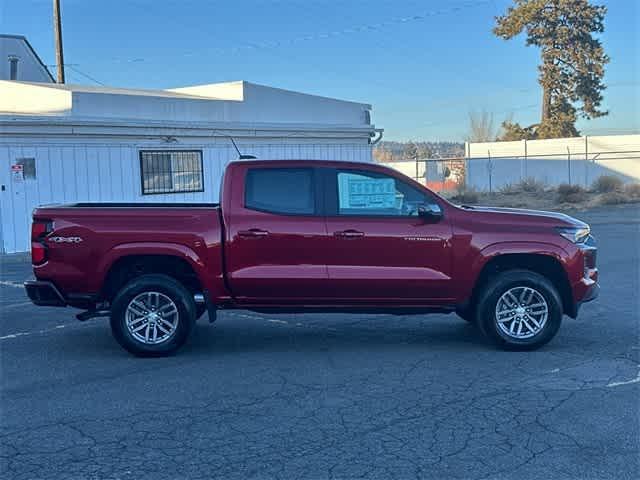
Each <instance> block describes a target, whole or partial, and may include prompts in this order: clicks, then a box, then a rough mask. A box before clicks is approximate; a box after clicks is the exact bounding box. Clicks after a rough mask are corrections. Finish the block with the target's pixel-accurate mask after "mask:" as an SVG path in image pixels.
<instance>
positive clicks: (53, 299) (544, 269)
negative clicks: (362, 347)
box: [25, 160, 598, 356]
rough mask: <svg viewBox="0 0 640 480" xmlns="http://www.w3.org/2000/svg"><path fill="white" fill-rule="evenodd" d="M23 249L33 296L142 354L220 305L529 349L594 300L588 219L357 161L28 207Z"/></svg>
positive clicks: (243, 167) (271, 165)
mask: <svg viewBox="0 0 640 480" xmlns="http://www.w3.org/2000/svg"><path fill="white" fill-rule="evenodd" d="M31 252H32V263H33V271H34V274H35V278H36V280H32V281H28V282H26V283H25V287H26V290H27V293H28V295H29V297H30V298H31V299H32V301H33V302H34V303H35V304H37V305H48V306H71V307H76V308H81V309H83V310H86V311H85V312H84V313H80V314H79V315H78V318H79V319H81V320H86V319H88V318H91V317H95V316H108V317H110V321H111V328H112V331H113V334H114V337H115V339H116V340H117V341H118V342H119V343H120V344H121V345H122V346H123V347H124V348H125V349H127V350H128V351H130V352H132V353H134V354H137V355H147V356H149V355H164V354H169V353H171V352H174V351H175V350H176V349H178V348H179V347H180V346H182V345H183V344H184V343H185V341H186V340H187V338H188V336H189V333H190V332H191V330H192V327H193V324H194V323H195V321H196V319H197V318H198V317H200V316H201V315H203V314H204V313H208V316H209V320H210V321H214V320H215V318H216V314H217V312H218V311H219V310H224V309H246V310H253V311H259V312H352V313H354V314H357V313H359V312H377V313H382V312H385V313H397V314H403V315H406V314H410V313H420V314H422V313H431V312H437V313H449V312H456V313H457V314H458V315H459V316H460V317H462V318H463V319H464V320H467V321H469V322H472V323H474V324H476V325H477V326H478V328H479V330H480V331H481V332H482V333H483V334H484V335H485V336H486V337H488V338H489V339H490V340H491V341H492V342H493V343H495V344H497V345H498V346H501V347H503V348H509V349H521V350H527V349H534V348H537V347H540V346H541V345H544V344H545V343H547V342H548V341H549V340H551V338H553V336H554V335H555V334H556V332H557V331H558V328H559V327H560V322H561V320H562V317H563V315H567V316H569V317H573V318H575V317H576V316H577V314H578V309H579V307H580V305H581V304H582V303H584V302H588V301H590V300H592V299H594V298H595V297H596V296H597V294H598V283H597V279H598V270H597V268H596V247H595V241H594V239H593V238H592V236H591V234H590V228H589V226H588V225H587V224H585V223H583V222H581V221H579V220H576V219H574V218H571V217H569V216H567V215H563V214H559V213H548V212H538V211H531V210H516V209H504V208H483V207H471V206H456V205H453V204H451V203H449V202H448V201H446V200H445V199H443V198H441V197H440V196H438V195H436V194H435V193H433V192H431V191H430V190H428V189H426V188H425V187H423V186H422V185H420V184H419V183H417V182H415V181H414V180H412V179H410V178H408V177H405V176H403V175H402V174H400V173H399V172H397V171H395V170H391V169H388V168H386V167H383V166H380V165H375V164H369V163H348V162H334V161H319V160H318V161H315V160H304V161H303V160H301V161H293V160H286V161H285V160H282V161H281V160H270V161H237V162H232V163H231V164H229V165H228V167H227V169H226V172H225V174H224V178H223V182H222V191H221V203H220V204H219V205H218V204H209V205H207V204H166V203H163V204H152V203H136V204H117V203H113V204H95V203H79V204H74V205H63V206H47V207H41V208H37V209H36V210H35V211H34V213H33V226H32V244H31Z"/></svg>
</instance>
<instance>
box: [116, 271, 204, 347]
mask: <svg viewBox="0 0 640 480" xmlns="http://www.w3.org/2000/svg"><path fill="white" fill-rule="evenodd" d="M195 317H196V305H195V302H194V301H193V296H192V295H191V294H190V293H189V291H188V290H187V289H186V288H185V287H184V286H183V285H182V284H180V283H179V282H178V281H177V280H175V279H173V278H171V277H169V276H167V275H159V274H149V275H142V276H140V277H137V278H135V279H133V280H131V281H130V282H129V283H127V284H126V285H125V286H124V287H123V288H122V289H121V290H120V292H118V294H117V295H116V298H115V299H114V301H113V304H112V307H111V331H112V332H113V336H114V337H115V339H116V340H117V341H118V343H119V344H120V345H121V346H122V347H123V348H125V349H126V350H127V351H129V352H131V353H133V354H134V355H138V356H164V355H170V354H172V353H173V352H175V351H176V350H177V349H179V348H180V347H181V346H182V345H183V344H184V343H185V342H186V340H187V338H188V336H189V333H190V332H191V329H192V328H193V324H194V322H195Z"/></svg>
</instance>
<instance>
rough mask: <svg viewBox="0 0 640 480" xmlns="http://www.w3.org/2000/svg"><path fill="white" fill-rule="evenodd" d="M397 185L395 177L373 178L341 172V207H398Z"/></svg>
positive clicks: (339, 176)
mask: <svg viewBox="0 0 640 480" xmlns="http://www.w3.org/2000/svg"><path fill="white" fill-rule="evenodd" d="M395 186H396V184H395V180H394V179H393V178H371V177H366V176H364V175H357V174H354V173H339V174H338V191H339V194H340V198H339V200H340V208H341V209H351V208H358V209H388V208H396V188H395Z"/></svg>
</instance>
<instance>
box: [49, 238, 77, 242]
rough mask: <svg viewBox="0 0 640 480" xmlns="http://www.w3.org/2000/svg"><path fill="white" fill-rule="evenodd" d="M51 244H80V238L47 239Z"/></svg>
mask: <svg viewBox="0 0 640 480" xmlns="http://www.w3.org/2000/svg"><path fill="white" fill-rule="evenodd" d="M47 240H48V241H50V242H53V243H80V242H82V238H81V237H49V238H48V239H47Z"/></svg>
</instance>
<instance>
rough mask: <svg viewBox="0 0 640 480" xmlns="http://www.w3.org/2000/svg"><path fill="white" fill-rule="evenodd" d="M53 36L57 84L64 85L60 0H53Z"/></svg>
mask: <svg viewBox="0 0 640 480" xmlns="http://www.w3.org/2000/svg"><path fill="white" fill-rule="evenodd" d="M53 35H54V37H55V41H56V65H57V69H56V70H57V73H58V83H64V54H63V53H62V21H61V20H60V0H53Z"/></svg>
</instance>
